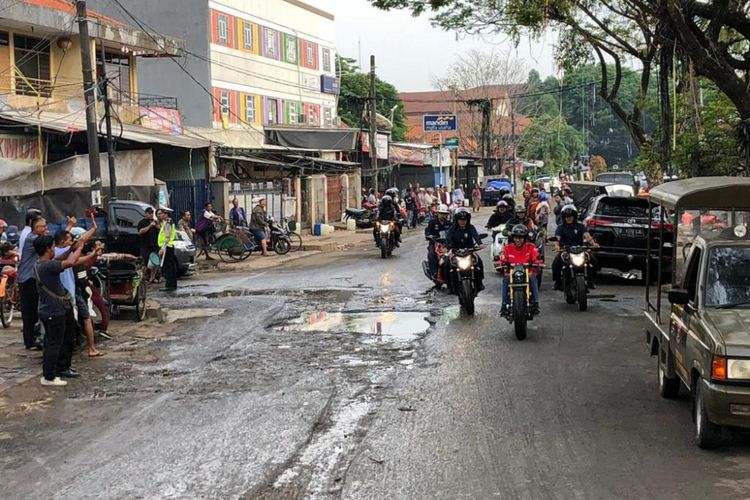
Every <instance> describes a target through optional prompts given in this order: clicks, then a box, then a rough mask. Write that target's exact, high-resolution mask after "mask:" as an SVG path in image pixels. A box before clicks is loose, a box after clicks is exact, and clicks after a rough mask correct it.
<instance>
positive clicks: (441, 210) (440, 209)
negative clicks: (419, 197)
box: [437, 203, 450, 215]
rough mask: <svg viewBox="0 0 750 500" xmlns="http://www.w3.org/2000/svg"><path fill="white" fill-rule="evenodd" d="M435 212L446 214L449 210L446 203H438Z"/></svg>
mask: <svg viewBox="0 0 750 500" xmlns="http://www.w3.org/2000/svg"><path fill="white" fill-rule="evenodd" d="M437 213H439V214H446V215H448V214H450V210H448V205H446V204H445V203H441V204H440V205H438V207H437Z"/></svg>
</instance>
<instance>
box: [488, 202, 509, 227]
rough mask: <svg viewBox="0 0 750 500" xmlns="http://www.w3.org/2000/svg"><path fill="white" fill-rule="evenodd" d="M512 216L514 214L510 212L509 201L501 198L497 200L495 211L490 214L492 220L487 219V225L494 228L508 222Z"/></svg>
mask: <svg viewBox="0 0 750 500" xmlns="http://www.w3.org/2000/svg"><path fill="white" fill-rule="evenodd" d="M512 217H513V214H512V213H511V212H510V209H509V207H508V202H507V201H505V200H500V201H498V202H497V206H496V207H495V212H494V213H493V214H492V215H491V216H490V220H488V221H487V226H486V227H487V229H492V228H493V227H497V226H502V225H504V224H507V223H508V221H509V220H510V219H511V218H512Z"/></svg>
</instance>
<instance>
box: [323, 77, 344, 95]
mask: <svg viewBox="0 0 750 500" xmlns="http://www.w3.org/2000/svg"><path fill="white" fill-rule="evenodd" d="M320 91H321V92H322V93H323V94H336V95H338V94H339V92H340V91H341V85H340V84H339V80H338V78H334V77H332V76H328V75H321V76H320Z"/></svg>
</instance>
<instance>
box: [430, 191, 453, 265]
mask: <svg viewBox="0 0 750 500" xmlns="http://www.w3.org/2000/svg"><path fill="white" fill-rule="evenodd" d="M448 215H450V212H449V211H448V207H447V206H445V205H439V206H438V208H437V217H434V218H432V219H430V222H429V224H427V228H426V229H425V230H424V237H425V239H426V240H427V241H429V243H428V244H427V262H428V263H429V265H430V273H431V274H432V276H435V274H437V272H438V256H437V253H436V252H435V241H436V240H437V239H439V238H440V237H441V233H442V232H444V231H445V232H447V231H448V230H449V229H450V227H451V223H450V221H449V220H448Z"/></svg>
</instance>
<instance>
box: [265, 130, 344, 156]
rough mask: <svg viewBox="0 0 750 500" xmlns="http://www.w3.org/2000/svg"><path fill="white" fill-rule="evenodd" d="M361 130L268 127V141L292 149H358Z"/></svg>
mask: <svg viewBox="0 0 750 500" xmlns="http://www.w3.org/2000/svg"><path fill="white" fill-rule="evenodd" d="M358 135H359V130H357V129H351V128H301V127H300V128H298V127H266V142H267V143H268V144H274V145H277V146H284V147H287V148H290V149H308V150H317V151H356V149H357V137H358Z"/></svg>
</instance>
